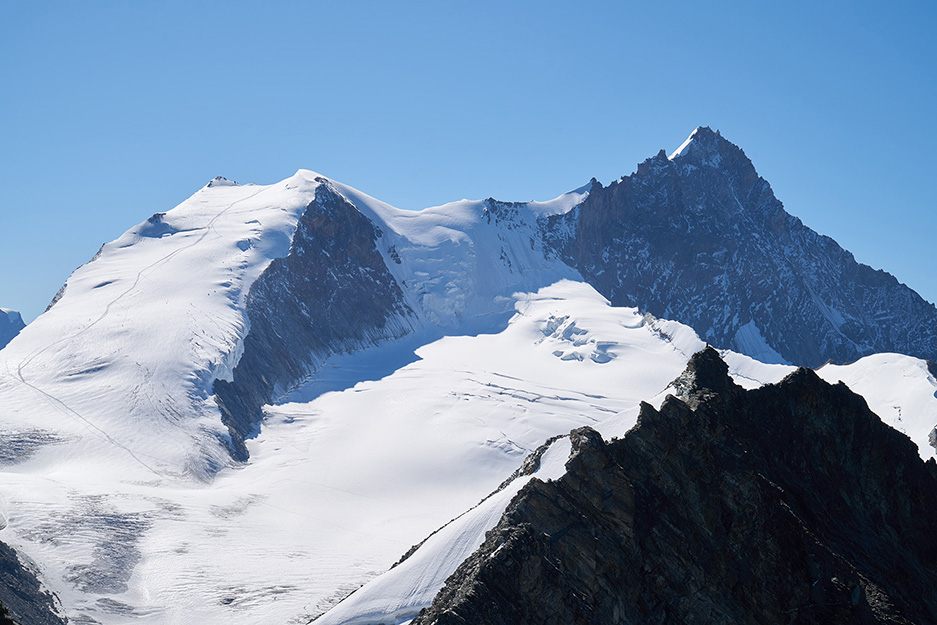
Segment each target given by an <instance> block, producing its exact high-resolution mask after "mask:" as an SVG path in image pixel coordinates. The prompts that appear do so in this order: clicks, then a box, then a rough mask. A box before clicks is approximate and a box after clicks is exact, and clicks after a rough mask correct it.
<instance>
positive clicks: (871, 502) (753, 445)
mask: <svg viewBox="0 0 937 625" xmlns="http://www.w3.org/2000/svg"><path fill="white" fill-rule="evenodd" d="M678 387H679V388H680V391H679V393H680V395H681V398H676V397H669V398H668V399H666V400H665V401H664V404H663V405H662V407H661V409H660V410H659V411H658V410H655V409H654V408H653V407H651V406H649V405H647V404H645V405H643V406H642V409H641V414H640V417H639V421H638V424H637V426H636V427H635V428H633V429H632V430H631V431H629V432H628V433H627V434H626V435H625V437H624V438H622V439H620V440H612V441H611V442H609V443H606V442H605V441H603V440H602V438H601V437H600V436H599V435H598V434H597V433H596V432H594V431H593V430H591V429H589V428H582V429H579V430H574V431H573V432H572V433H571V439H572V444H573V453H572V456H571V458H570V461H569V462H568V463H567V473H566V474H565V475H564V476H562V477H561V478H559V479H556V480H553V481H549V482H542V481H539V480H536V479H534V480H532V481H531V482H530V483H529V484H527V485H526V486H525V487H524V488H523V489H522V490H521V491H520V493H519V494H518V495H517V497H516V498H515V499H514V501H512V503H511V504H510V505H509V507H508V509H507V510H506V512H505V514H504V516H503V517H502V519H501V521H500V523H499V524H498V525H497V526H496V527H495V528H494V529H492V530H491V531H490V532H489V533H488V535H487V538H486V540H485V543H484V544H483V545H482V547H480V548H479V550H478V551H476V553H475V554H473V555H472V556H471V557H470V558H469V559H468V560H466V561H465V562H464V563H463V564H462V565H461V566H460V567H459V569H458V570H457V571H456V572H455V573H454V574H453V575H452V576H451V577H450V578H449V580H448V581H447V584H446V586H445V587H444V588H443V589H442V590H441V591H440V592H439V594H438V595H437V597H436V598H435V600H434V602H433V604H432V606H431V607H430V608H427V609H426V610H424V611H423V612H421V614H420V616H419V617H418V618H417V619H416V620H415V621H414V625H425V624H428V623H438V624H455V623H458V624H469V623H487V624H490V625H495V624H502V623H503V624H509V623H510V624H512V625H521V624H525V623H537V624H543V625H547V624H553V623H556V624H560V623H562V624H571V623H590V624H593V623H594V624H596V625H598V624H611V623H642V624H646V623H651V624H653V623H660V624H664V623H699V624H704V623H705V624H712V623H717V624H718V623H725V624H729V623H732V624H739V623H741V624H747V623H751V624H755V623H765V624H766V623H792V624H813V623H816V624H820V623H843V624H845V623H850V624H854V623H859V624H863V623H896V624H897V623H934V622H937V465H935V463H934V462H933V461H930V462H928V463H926V464H925V463H924V462H922V461H921V459H920V458H919V456H918V454H917V450H916V448H915V445H914V444H913V443H912V442H911V441H910V440H909V439H908V438H907V437H906V436H904V435H903V434H901V433H899V432H897V431H895V430H892V429H891V428H889V427H887V426H886V425H884V424H883V423H882V422H881V420H880V419H879V418H878V417H876V416H875V415H874V414H873V413H872V412H870V411H869V409H868V407H867V406H866V404H865V402H864V400H863V399H862V398H861V397H859V396H857V395H855V394H853V393H852V392H850V391H849V390H848V389H847V388H846V387H845V386H844V385H842V384H838V385H836V386H831V385H829V384H827V383H826V382H823V381H822V380H820V379H819V378H818V377H817V376H816V375H815V374H814V373H813V372H812V371H809V370H806V369H800V370H798V371H796V372H795V373H793V374H791V375H790V376H788V377H787V378H786V379H785V380H783V381H782V382H781V383H779V384H777V385H772V386H767V387H764V388H761V389H757V390H753V391H744V390H742V389H741V388H739V387H737V386H735V385H734V384H733V383H732V382H731V380H730V379H729V378H728V375H727V373H726V367H725V364H724V363H722V361H721V360H720V359H719V357H718V354H717V353H716V352H715V351H714V350H712V349H707V350H705V351H704V352H701V353H700V354H697V355H695V356H694V357H693V359H692V360H691V361H690V364H689V366H688V369H687V372H686V373H685V374H684V375H683V376H681V378H680V380H679V382H678Z"/></svg>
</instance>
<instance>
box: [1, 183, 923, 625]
mask: <svg viewBox="0 0 937 625" xmlns="http://www.w3.org/2000/svg"><path fill="white" fill-rule="evenodd" d="M322 180H323V179H321V178H320V177H319V176H318V174H315V173H314V172H309V171H305V170H301V171H300V172H298V173H297V174H296V175H295V176H293V177H291V178H289V179H287V180H285V181H283V182H281V183H278V184H274V185H269V186H254V185H244V186H241V185H235V184H233V183H230V182H229V181H224V180H219V179H216V180H215V181H213V182H212V183H211V184H210V185H208V186H206V187H205V188H203V189H202V190H200V191H199V192H197V193H196V194H195V195H193V196H192V198H190V199H189V200H187V201H185V202H183V203H182V204H180V205H179V206H178V207H176V208H175V209H173V210H172V211H169V212H167V213H166V214H161V215H154V216H153V217H152V218H151V219H150V220H147V221H146V222H144V223H142V224H140V225H138V226H136V227H135V228H133V229H131V230H130V231H128V232H127V233H126V234H125V235H123V236H122V237H121V238H119V239H117V240H116V241H114V242H111V243H108V244H106V245H105V246H104V247H103V248H102V250H101V252H100V253H99V255H98V256H97V257H96V258H95V259H94V260H93V261H92V262H90V263H89V264H87V265H85V266H84V267H82V268H80V269H79V270H77V271H76V272H75V273H74V274H73V275H72V276H71V277H70V278H69V280H68V283H67V285H66V287H65V288H64V292H63V294H62V296H61V298H59V299H58V301H57V302H56V303H55V305H54V306H53V307H52V309H51V310H50V311H49V312H47V313H46V314H44V315H42V316H41V317H40V318H39V319H38V320H37V321H36V322H34V323H33V324H31V325H30V326H28V327H27V328H26V329H25V330H24V331H23V332H22V333H21V334H20V336H19V337H18V338H17V339H16V340H15V341H13V342H12V343H11V344H10V345H9V346H8V347H7V348H5V349H3V350H2V351H0V406H2V409H0V465H2V469H3V472H4V475H3V480H0V515H2V520H0V528H2V529H0V540H2V541H4V542H7V543H9V544H10V545H12V546H13V547H15V548H16V549H18V550H19V551H20V552H21V553H23V554H24V555H25V556H26V557H28V558H29V559H31V560H32V561H33V562H35V564H36V566H37V568H38V569H39V571H40V573H41V574H42V577H43V579H44V580H45V581H46V583H47V584H48V586H49V588H50V589H51V590H53V591H54V592H55V593H56V594H57V595H58V596H59V598H60V600H61V602H62V605H63V610H64V611H65V612H66V613H67V614H68V616H69V618H70V619H71V620H72V621H73V622H77V623H82V622H84V623H91V622H97V623H102V624H110V623H126V622H139V623H190V622H198V623H207V624H211V623H225V624H228V623H234V624H237V623H255V622H271V623H273V622H276V623H306V622H308V621H309V620H310V619H312V618H314V617H316V616H318V615H320V614H322V613H324V612H326V611H327V610H328V609H329V608H331V607H332V606H334V605H335V604H337V603H338V602H339V600H341V599H342V598H343V597H345V596H346V595H347V594H348V593H349V592H351V591H352V590H355V589H357V588H358V587H359V586H361V585H362V584H364V583H365V582H367V581H369V580H371V579H375V578H379V579H380V580H383V581H379V582H378V581H375V585H374V586H371V587H370V588H375V587H376V588H377V590H369V591H367V592H364V591H362V593H361V594H359V593H355V595H354V596H356V597H357V599H356V603H355V604H354V605H353V606H352V604H347V605H348V606H352V607H346V606H343V608H342V609H343V610H347V612H346V614H347V615H348V617H347V618H358V617H362V618H363V616H362V615H369V614H374V613H376V611H379V609H380V604H381V603H384V602H385V601H386V606H385V608H384V609H386V610H387V611H389V613H390V614H391V615H392V616H394V617H395V618H396V617H401V618H403V617H404V616H405V615H407V614H412V613H414V610H417V609H418V608H419V607H420V606H421V605H425V603H426V602H427V601H428V599H431V597H432V593H433V592H434V590H433V589H434V588H436V586H437V585H438V584H441V580H443V579H444V578H445V575H446V571H447V570H449V569H450V568H454V565H455V564H457V563H458V562H457V560H458V559H459V558H460V557H461V556H462V554H463V553H467V552H470V551H471V548H472V545H473V544H475V542H476V541H477V540H478V539H479V537H480V536H482V535H483V533H484V530H485V529H486V528H487V526H488V524H489V522H493V520H496V519H497V516H498V509H499V506H500V507H503V505H506V501H507V500H506V499H505V498H506V497H508V494H507V493H509V492H510V489H508V490H506V491H502V494H500V495H498V496H496V497H494V498H491V499H489V500H487V503H485V504H482V505H481V506H479V507H477V508H473V507H474V506H476V504H478V502H479V501H480V500H481V499H482V498H484V497H486V496H487V495H488V494H489V493H491V492H492V491H494V490H495V489H496V488H497V487H498V486H499V485H500V484H501V483H502V482H503V481H504V480H505V479H506V478H507V477H508V476H509V475H511V474H512V473H513V472H514V471H515V469H516V468H517V467H518V466H519V465H520V463H521V461H522V460H523V459H524V457H525V456H526V455H527V454H529V453H530V452H531V451H532V450H534V449H536V448H537V447H538V446H540V445H541V444H542V443H543V442H544V441H545V440H547V439H548V438H550V437H552V436H555V435H557V434H564V433H566V432H568V431H569V430H570V429H572V428H574V427H578V426H580V425H585V424H588V425H591V426H593V427H596V428H597V429H599V430H600V431H601V432H602V433H603V435H605V436H607V437H609V436H614V435H619V434H621V433H622V432H624V431H625V430H627V429H628V428H629V427H631V425H633V423H634V419H635V418H636V414H637V407H638V405H639V402H640V401H642V400H650V401H652V403H659V402H660V401H662V400H663V397H664V396H665V393H666V389H667V387H668V384H669V383H670V382H671V381H672V380H673V379H674V378H675V377H677V375H679V373H680V372H681V371H682V370H683V368H684V367H685V365H686V362H687V360H688V359H689V356H690V355H691V354H692V353H693V352H695V351H697V350H699V349H701V348H702V347H703V342H702V341H700V339H699V338H698V337H697V336H696V334H695V333H694V332H693V331H692V330H691V329H689V328H688V327H686V326H683V325H681V324H679V323H676V322H672V321H666V320H659V319H654V318H653V317H650V316H647V315H643V314H641V313H640V312H639V311H638V310H636V309H633V308H620V307H613V306H611V305H610V304H609V302H608V301H607V300H606V299H605V298H603V297H602V296H601V295H599V294H598V293H597V292H596V291H595V290H594V289H593V288H592V287H590V286H589V285H587V284H585V283H583V282H582V281H581V279H580V277H579V276H578V274H577V273H576V272H575V271H574V270H572V269H570V268H569V267H567V266H565V265H563V264H562V263H561V262H560V261H559V260H557V259H555V258H550V257H548V255H546V254H544V251H543V250H542V248H540V247H538V245H540V244H539V243H538V242H539V241H540V240H541V239H540V237H539V233H538V231H537V228H538V227H539V226H538V222H537V217H538V216H542V215H550V214H559V213H564V212H566V211H569V210H570V209H571V208H572V207H573V206H575V205H576V204H577V203H578V202H579V201H581V200H582V198H583V197H586V194H587V193H588V192H589V189H588V188H586V187H584V188H583V189H579V190H577V191H575V192H572V193H571V194H566V195H564V196H561V197H560V198H557V199H555V200H551V201H549V202H542V203H529V204H507V203H502V202H496V201H494V200H485V201H478V202H475V201H462V202H457V203H454V204H451V205H446V206H443V207H437V208H432V209H427V210H425V211H422V212H419V213H410V212H405V211H400V210H398V209H395V208H393V207H390V206H388V205H386V204H383V203H381V202H379V201H377V200H375V199H374V198H370V197H368V196H366V195H365V194H362V193H360V192H358V191H356V190H353V189H351V188H349V187H346V186H343V185H340V184H339V183H334V182H330V184H331V185H333V187H334V188H336V189H337V190H338V191H339V192H340V193H341V194H342V195H343V196H344V197H346V198H347V199H348V200H349V201H350V202H352V203H353V204H354V205H355V206H356V207H357V208H358V209H359V210H360V211H361V212H362V213H363V214H364V215H366V216H368V217H369V218H370V219H371V220H372V221H373V222H374V224H375V225H376V226H377V227H378V228H379V229H380V230H381V232H382V233H383V234H382V236H381V238H380V239H379V241H380V243H379V245H380V246H381V247H380V253H381V255H382V257H383V258H384V260H385V261H386V263H387V267H388V268H389V270H390V271H391V272H392V273H393V275H394V277H395V279H396V280H397V281H398V283H399V284H400V286H401V289H402V291H403V293H404V295H405V297H406V298H407V301H408V303H409V305H410V306H411V307H412V308H413V310H414V311H415V314H416V316H417V319H418V323H416V324H415V326H414V331H413V333H412V334H410V335H408V336H405V337H404V338H401V339H398V340H396V341H390V342H385V343H383V344H380V345H377V346H374V347H371V348H369V349H366V350H364V351H361V352H358V353H355V354H338V355H333V356H330V357H328V358H327V359H324V361H322V362H319V363H318V369H317V370H316V371H315V372H314V373H313V374H312V375H311V376H310V377H309V378H308V379H307V380H305V381H304V383H302V384H297V385H294V386H293V387H292V388H291V389H288V390H289V392H288V393H287V394H286V395H284V396H283V397H281V398H279V399H278V401H276V402H274V405H270V406H267V407H266V409H265V413H266V419H265V421H264V423H263V427H262V428H261V429H260V431H259V433H258V435H257V436H256V437H255V438H252V439H249V440H248V442H247V446H248V449H249V452H250V460H249V461H248V462H246V463H244V464H236V463H233V462H231V461H230V458H229V456H228V455H227V447H226V437H227V432H226V430H225V427H224V425H223V424H222V423H221V420H220V414H219V411H218V409H217V406H216V405H215V403H214V400H213V398H212V396H211V388H212V384H213V382H214V380H216V379H229V378H230V376H231V372H232V370H233V368H234V367H235V365H236V364H237V362H238V359H239V357H240V355H241V350H242V349H243V341H244V337H245V335H246V333H247V332H248V331H249V329H250V323H249V319H248V318H247V316H246V313H245V298H246V297H247V293H248V290H249V288H250V285H251V284H252V283H253V282H254V280H256V279H257V277H258V276H259V275H260V274H261V273H262V272H263V270H264V268H265V267H266V266H267V265H268V264H269V263H270V262H271V260H272V259H274V258H277V257H282V256H284V255H286V254H287V253H289V251H290V245H291V237H292V235H293V232H294V229H295V228H296V223H297V220H298V219H299V217H300V215H301V213H302V211H303V210H304V208H305V207H306V206H308V205H309V203H310V202H311V201H312V199H313V198H314V196H315V192H316V189H317V188H318V186H319V185H320V184H322ZM725 357H726V359H727V361H728V362H729V364H730V367H731V370H732V373H733V375H734V376H735V378H736V380H738V381H739V382H740V383H742V384H744V385H748V386H751V385H758V384H760V383H763V382H765V381H775V380H777V379H780V377H782V376H783V375H784V374H785V372H787V371H789V368H787V367H783V366H779V365H765V364H762V363H758V362H756V361H754V360H752V359H751V358H748V357H745V356H740V355H736V354H731V353H726V354H725ZM862 362H863V361H860V363H862ZM913 362H919V361H913V359H911V360H908V361H898V360H889V361H887V362H882V363H881V365H882V366H884V367H893V368H894V367H905V365H908V366H907V368H906V369H902V371H905V372H906V373H907V375H906V376H905V377H901V376H902V375H903V374H900V375H899V374H898V373H896V374H895V375H896V376H897V377H896V378H895V379H896V380H897V382H896V383H900V384H902V385H904V387H905V388H907V389H909V390H908V394H906V395H904V396H896V398H895V399H892V398H886V399H885V400H883V401H884V402H885V403H886V404H888V405H896V406H900V407H901V412H900V416H901V418H902V423H912V422H913V423H915V424H918V423H925V422H926V421H927V419H928V418H929V417H928V416H927V415H928V414H929V412H928V411H931V410H932V406H931V404H930V403H928V398H933V391H934V380H933V378H932V377H927V375H925V374H926V368H925V369H923V370H922V369H920V368H917V369H915V368H914V367H913V366H911V364H909V363H913ZM860 363H856V365H859V364H860ZM873 364H874V363H873ZM869 366H872V365H871V364H870V365H869ZM858 371H859V369H856V368H853V369H850V368H848V367H847V368H845V369H843V372H844V375H846V374H850V375H852V374H855V375H853V377H850V378H849V380H853V381H852V382H850V383H855V384H857V385H862V384H865V382H864V381H863V379H862V376H860V375H859V374H858V373H856V372H858ZM902 380H903V381H902ZM847 381H848V380H847ZM869 389H870V392H878V391H881V390H882V389H881V388H880V387H875V386H869ZM925 395H927V397H925ZM899 400H900V401H899ZM870 401H871V400H870ZM558 449H559V447H557V450H558ZM551 453H553V452H551ZM556 454H559V455H557V456H556V457H557V458H559V457H561V456H562V454H561V453H560V452H559V451H557V452H556ZM550 458H551V459H555V458H554V457H553V456H552V455H551V456H550ZM544 467H547V468H543V469H542V470H543V471H545V472H544V473H543V474H542V475H541V477H548V476H550V475H554V473H553V471H554V469H555V468H556V464H555V463H554V462H553V460H550V462H547V463H545V465H544ZM549 467H553V468H549ZM548 468H549V470H548ZM512 488H513V487H512ZM470 508H473V509H474V512H472V513H469V514H466V515H465V516H462V517H460V518H461V520H460V521H458V522H456V523H455V524H453V525H451V526H449V529H448V530H445V531H444V532H441V533H440V534H438V535H437V537H438V538H436V539H434V540H431V541H428V542H427V543H426V545H424V548H426V549H428V550H427V551H423V550H422V549H421V550H420V551H421V552H422V553H419V554H418V555H414V558H416V559H413V560H412V563H411V564H409V565H406V563H405V564H403V565H401V566H400V567H398V568H397V569H394V570H395V571H396V573H394V576H392V577H381V575H382V574H383V573H384V572H385V571H387V570H388V568H389V567H390V566H391V565H392V564H393V563H394V562H395V561H397V559H398V558H399V557H400V556H401V555H402V554H403V553H405V552H406V551H407V550H408V548H409V547H410V546H411V545H414V544H416V543H417V542H419V541H421V540H423V539H424V538H425V537H426V536H427V535H428V534H429V533H430V532H431V531H433V530H434V529H436V528H439V527H441V526H443V525H444V524H446V523H447V522H448V521H450V520H451V519H453V518H455V517H457V516H459V515H461V514H462V513H463V512H464V511H466V510H468V509H470ZM447 532H448V534H447ZM449 538H451V539H452V540H449ZM453 541H455V542H453ZM452 545H455V546H456V547H457V548H455V549H454V550H451V547H452ZM431 569H432V570H431ZM387 580H390V581H387ZM407 585H409V586H410V587H412V588H415V590H414V594H411V595H407V596H406V597H404V596H403V595H400V592H399V591H400V589H401V588H403V587H404V586H407ZM368 597H370V599H367V598H368ZM365 599H367V601H365ZM359 601H360V602H359ZM355 615H357V616H355ZM333 617H334V618H336V619H338V617H337V616H334V615H333V616H329V617H328V618H330V619H331V618H333ZM344 618H345V617H342V619H344ZM339 620H341V619H339Z"/></svg>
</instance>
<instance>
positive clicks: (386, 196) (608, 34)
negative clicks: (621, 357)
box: [0, 0, 937, 320]
mask: <svg viewBox="0 0 937 625" xmlns="http://www.w3.org/2000/svg"><path fill="white" fill-rule="evenodd" d="M934 7H937V3H934V2H932V1H930V2H924V1H921V2H901V1H896V2H893V3H887V4H886V3H882V2H864V1H857V2H845V1H842V2H837V1H834V2H823V3H817V2H802V1H799V0H794V1H788V2H772V3H767V2H750V1H738V2H714V3H701V2H676V1H667V0H659V1H656V2H651V1H642V2H635V3H630V2H588V1H582V2H549V1H539V2H487V1H476V2H365V1H359V0H344V1H336V2H285V1H267V2H256V1H253V2H238V1H227V2H199V3H193V2H181V1H180V2H174V1H161V2H131V1H121V2H116V1H115V2H105V1H95V0H89V1H87V2H51V1H50V2H34V1H29V0H0V120H2V134H0V137H2V138H0V147H2V149H0V184H2V194H0V232H2V233H3V239H2V240H3V245H2V246H0V267H2V268H3V269H2V272H0V306H3V307H8V308H15V309H19V310H21V311H22V312H23V313H24V317H26V319H27V320H30V319H32V318H34V317H35V316H36V315H37V314H39V313H40V312H41V311H42V309H43V308H44V307H45V305H46V304H47V303H48V301H49V300H50V299H51V298H52V296H53V295H54V293H55V292H56V290H57V289H58V288H59V286H60V285H61V284H62V283H63V282H64V281H65V279H66V277H67V276H68V274H69V273H70V272H71V271H72V270H73V269H74V268H75V267H77V266H78V265H80V264H82V263H84V262H86V261H87V260H88V259H90V258H91V256H92V255H93V254H94V252H95V251H96V250H97V248H98V247H99V246H100V244H101V243H103V242H104V241H108V240H111V239H114V238H116V237H117V236H119V235H120V234H121V233H122V232H123V231H124V230H126V229H128V228H130V227H131V226H133V225H134V224H136V223H139V222H140V221H143V220H144V219H146V218H147V217H148V216H149V215H151V214H152V213H154V212H157V211H165V210H168V209H170V208H172V207H173V206H175V205H176V204H178V203H179V202H181V201H182V200H184V199H185V198H186V197H188V196H189V195H191V194H192V193H193V192H195V191H196V190H197V189H198V188H199V187H201V186H202V185H203V184H205V183H206V182H207V181H208V180H209V179H211V178H212V177H214V176H216V175H224V176H226V177H228V178H231V179H234V180H238V181H241V182H257V183H270V182H275V181H277V180H280V179H283V178H286V177H288V176H290V175H292V174H293V173H294V172H295V171H296V170H297V169H299V168H309V169H315V170H317V171H320V172H322V173H323V174H326V175H328V176H330V177H332V178H335V179H337V180H340V181H342V182H345V183H346V184H350V185H352V186H355V187H358V188H359V189H361V190H363V191H365V192H367V193H369V194H371V195H374V196H376V197H378V198H381V199H383V200H385V201H387V202H390V203H391V204H394V205H396V206H399V207H401V208H413V209H417V208H422V207H425V206H431V205H437V204H442V203H444V202H447V201H452V200H457V199H461V198H463V197H468V198H484V197H488V196H494V197H496V198H499V199H504V200H529V199H547V198H550V197H553V196H556V195H559V194H560V193H563V192H565V191H568V190H570V189H573V188H576V187H578V186H580V185H582V184H584V183H585V182H587V181H588V180H589V179H590V178H591V177H592V176H595V177H596V178H598V179H599V180H600V181H602V182H603V183H608V182H609V181H611V180H614V179H617V178H618V177H620V176H622V175H626V174H629V173H631V172H632V171H633V170H634V167H635V165H636V164H637V163H638V162H639V161H642V160H644V159H645V158H647V157H649V156H651V155H653V154H654V153H656V152H657V151H658V150H659V149H660V148H666V149H667V150H668V152H669V151H670V150H673V149H674V148H676V147H677V146H678V145H680V143H682V141H683V140H684V139H685V138H686V136H687V135H688V134H689V133H690V132H691V131H692V130H693V129H694V128H695V127H696V126H698V125H709V126H711V127H713V128H717V129H720V130H721V131H722V133H723V135H724V136H725V137H726V138H728V139H729V140H731V141H733V142H734V143H737V144H739V145H740V146H741V147H742V148H743V149H744V150H745V151H746V153H747V154H748V155H749V157H751V158H752V159H753V161H754V162H755V166H756V168H757V169H758V171H759V173H761V175H762V176H764V177H765V178H766V179H767V180H768V181H769V182H770V183H771V184H772V186H773V188H774V190H775V193H776V194H777V196H778V197H779V198H780V199H781V200H782V201H783V202H784V204H785V206H786V208H787V210H788V211H789V212H791V213H793V214H794V215H797V216H798V217H800V218H801V219H802V220H803V221H804V222H805V223H806V224H807V225H808V226H810V227H812V228H813V229H815V230H817V231H819V232H821V233H823V234H827V235H830V236H832V237H833V238H835V239H836V240H837V241H839V242H840V244H842V245H843V246H844V247H846V248H847V249H849V250H851V251H852V252H853V253H854V254H855V255H856V257H857V258H858V260H860V261H862V262H865V263H867V264H870V265H872V266H873V267H876V268H882V269H886V270H887V271H890V272H891V273H893V274H895V275H896V276H897V277H898V279H899V280H901V281H903V282H905V283H907V284H909V285H910V286H911V287H913V288H915V289H916V290H918V292H920V293H921V294H922V295H923V296H924V297H925V298H927V299H929V300H930V301H934V300H935V299H937V277H935V274H934V271H933V266H934V239H935V233H937V200H935V192H934V181H935V178H937V176H935V172H937V149H935V148H937V115H935V111H937V52H935V50H937V46H935V45H934V37H935V35H934V33H935V32H937V8H934Z"/></svg>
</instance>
